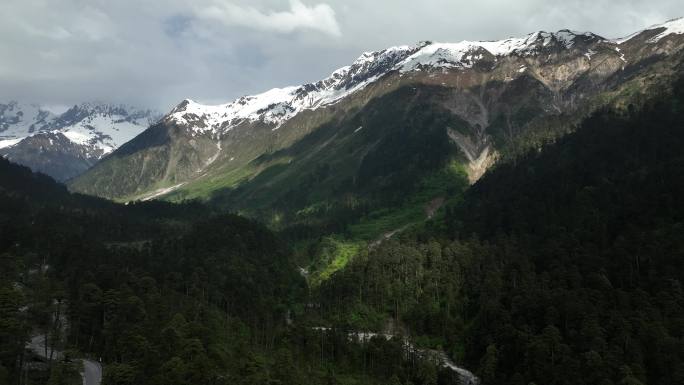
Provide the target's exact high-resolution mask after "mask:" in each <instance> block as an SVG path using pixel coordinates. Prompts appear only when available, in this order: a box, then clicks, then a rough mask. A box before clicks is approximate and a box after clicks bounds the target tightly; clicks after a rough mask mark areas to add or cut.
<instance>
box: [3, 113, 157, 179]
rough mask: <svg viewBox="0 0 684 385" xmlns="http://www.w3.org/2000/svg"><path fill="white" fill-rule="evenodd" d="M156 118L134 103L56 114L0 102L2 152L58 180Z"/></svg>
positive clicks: (86, 165)
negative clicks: (136, 106)
mask: <svg viewBox="0 0 684 385" xmlns="http://www.w3.org/2000/svg"><path fill="white" fill-rule="evenodd" d="M154 119H155V113H154V112H152V111H149V110H140V109H136V108H134V107H127V106H114V105H106V104H93V103H84V104H80V105H76V106H73V107H72V108H70V109H68V110H67V111H66V112H64V113H62V114H60V115H55V114H53V113H51V112H49V111H46V110H45V109H43V108H41V107H40V106H36V105H22V104H19V103H17V102H10V103H8V104H0V155H2V156H4V157H6V158H8V159H10V160H12V161H14V162H17V163H20V164H23V165H26V166H29V167H31V168H32V169H33V170H35V171H41V172H44V173H46V174H48V175H50V176H52V177H54V178H55V179H57V180H67V179H70V178H72V177H74V176H76V175H79V174H81V173H82V172H84V171H85V170H87V169H88V168H90V167H91V166H92V165H93V164H95V163H96V162H97V161H98V160H99V159H101V158H102V157H103V156H104V155H106V154H108V153H110V152H112V151H113V150H114V149H116V148H118V147H119V146H120V145H122V144H123V143H126V142H127V141H129V140H130V139H132V138H133V137H135V136H136V135H138V134H139V133H140V132H142V131H143V130H144V129H145V128H147V127H148V126H149V125H150V124H151V123H152V122H153V121H154Z"/></svg>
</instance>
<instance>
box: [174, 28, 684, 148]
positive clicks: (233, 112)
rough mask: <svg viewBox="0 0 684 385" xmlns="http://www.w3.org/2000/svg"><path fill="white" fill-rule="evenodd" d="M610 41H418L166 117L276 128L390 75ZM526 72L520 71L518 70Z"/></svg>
mask: <svg viewBox="0 0 684 385" xmlns="http://www.w3.org/2000/svg"><path fill="white" fill-rule="evenodd" d="M682 24H684V23H683V22H682V19H677V20H673V21H670V22H668V23H665V24H663V25H661V26H654V27H652V28H665V31H663V32H662V33H661V34H660V35H658V36H657V37H656V38H654V39H658V38H660V37H661V35H663V36H664V34H669V33H684V27H683V26H682ZM600 42H607V43H615V42H616V41H608V40H606V39H604V38H602V37H600V36H598V35H595V34H593V33H590V32H577V31H571V30H560V31H557V32H545V31H539V32H534V33H530V34H528V35H526V36H523V37H518V38H508V39H504V40H498V41H462V42H459V43H434V42H421V43H419V44H417V45H412V46H397V47H391V48H388V49H384V50H381V51H371V52H364V53H363V54H361V56H359V57H358V58H357V59H356V60H355V61H354V62H353V63H352V64H351V65H349V66H345V67H342V68H339V69H337V70H336V71H334V72H333V73H332V74H331V75H330V76H328V77H327V78H325V79H323V80H321V81H319V82H316V83H309V84H305V85H302V86H296V87H286V88H274V89H272V90H270V91H267V92H264V93H262V94H258V95H253V96H243V97H241V98H239V99H237V100H235V101H233V102H230V103H227V104H221V105H203V104H200V103H197V102H194V101H192V100H189V99H186V100H184V101H183V102H182V103H181V104H179V105H178V106H177V107H176V108H174V109H173V110H172V111H171V112H170V113H169V114H168V115H167V116H166V117H165V118H164V120H165V121H166V122H172V123H176V124H179V125H183V126H186V127H188V128H189V129H190V130H192V132H194V133H197V134H199V133H210V134H212V135H215V136H218V135H221V134H222V133H224V132H226V131H228V130H230V129H232V128H233V127H235V126H237V125H239V124H241V123H243V122H263V123H266V124H270V125H272V126H273V129H277V128H278V127H280V126H281V125H282V124H283V123H284V122H286V121H288V120H289V119H291V118H292V117H294V116H296V115H297V114H299V113H300V112H302V111H304V110H312V109H316V108H320V107H323V106H327V105H331V104H334V103H336V102H337V101H339V100H341V99H343V98H345V97H346V96H348V95H350V94H352V93H355V92H357V91H359V90H361V89H363V88H365V87H367V86H368V85H370V84H372V83H374V82H375V81H376V80H378V79H380V78H382V77H383V76H385V75H387V74H389V73H395V72H398V73H408V72H413V71H423V70H430V69H435V68H450V69H455V70H461V69H467V68H472V67H473V66H474V65H476V64H478V63H485V64H487V63H490V64H491V65H496V63H497V62H498V61H499V60H501V59H502V58H503V57H507V56H521V57H527V56H533V55H539V54H541V53H542V52H549V53H551V52H559V51H562V50H569V51H573V52H578V53H579V54H580V55H584V56H586V57H587V58H589V59H591V57H592V55H594V54H596V52H595V51H593V50H592V49H591V48H592V46H593V44H595V43H600ZM520 72H524V71H520Z"/></svg>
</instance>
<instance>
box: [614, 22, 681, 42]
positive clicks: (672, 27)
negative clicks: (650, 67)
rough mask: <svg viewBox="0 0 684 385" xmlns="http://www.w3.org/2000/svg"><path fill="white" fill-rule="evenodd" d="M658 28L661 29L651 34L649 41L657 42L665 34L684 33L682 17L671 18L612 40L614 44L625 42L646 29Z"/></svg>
mask: <svg viewBox="0 0 684 385" xmlns="http://www.w3.org/2000/svg"><path fill="white" fill-rule="evenodd" d="M660 29H662V31H661V32H660V33H658V34H657V35H656V36H653V37H652V38H650V39H649V40H648V42H649V43H657V42H658V41H660V39H662V38H664V37H665V36H669V35H672V34H675V35H681V34H684V17H680V18H676V19H672V20H669V21H667V22H665V23H663V24H656V25H652V26H650V27H648V28H646V29H643V30H641V31H637V32H635V33H633V34H631V35H627V36H625V37H622V38H619V39H615V40H613V42H614V43H616V44H622V43H625V42H627V41H630V40H632V39H633V38H634V37H636V36H639V35H641V34H642V33H644V32H646V31H654V30H660Z"/></svg>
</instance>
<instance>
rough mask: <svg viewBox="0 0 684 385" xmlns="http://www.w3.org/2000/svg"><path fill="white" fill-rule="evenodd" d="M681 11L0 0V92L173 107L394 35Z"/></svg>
mask: <svg viewBox="0 0 684 385" xmlns="http://www.w3.org/2000/svg"><path fill="white" fill-rule="evenodd" d="M679 16H684V8H683V7H682V6H681V0H649V1H645V0H562V1H557V0H516V1H513V0H468V1H465V0H192V1H190V0H115V1H114V0H1V1H0V101H8V100H20V101H24V102H36V103H40V104H44V105H53V106H59V105H70V104H74V103H78V102H81V101H103V102H110V103H126V104H134V105H140V106H145V107H152V108H157V109H159V110H162V111H165V110H168V109H169V108H171V107H172V106H173V105H175V104H177V103H178V102H180V101H181V100H182V99H184V98H192V99H195V100H198V101H201V102H205V103H222V102H228V101H230V100H232V99H233V98H235V97H238V96H241V95H245V94H252V93H257V92H261V91H265V90H266V89H269V88H273V87H282V86H287V85H293V84H301V83H306V82H311V81H316V80H318V79H321V78H323V77H325V76H327V75H328V74H329V73H331V72H332V71H333V70H334V69H336V68H338V67H341V66H344V65H347V64H349V63H351V62H352V61H353V60H354V59H355V58H356V57H358V56H359V55H360V54H361V53H362V52H363V51H369V50H377V49H382V48H386V47H389V46H392V45H401V44H412V43H416V42H418V41H420V40H433V41H442V42H457V41H461V40H498V39H502V38H506V37H510V36H521V35H524V34H526V33H529V32H533V31H536V30H546V31H556V30H559V29H563V28H570V29H575V30H581V31H593V32H595V33H598V34H599V35H602V36H604V37H608V38H613V37H621V36H624V35H627V34H629V33H631V32H634V31H636V30H639V29H642V28H644V27H647V26H649V25H652V24H658V23H662V22H664V21H666V20H668V19H671V18H674V17H679Z"/></svg>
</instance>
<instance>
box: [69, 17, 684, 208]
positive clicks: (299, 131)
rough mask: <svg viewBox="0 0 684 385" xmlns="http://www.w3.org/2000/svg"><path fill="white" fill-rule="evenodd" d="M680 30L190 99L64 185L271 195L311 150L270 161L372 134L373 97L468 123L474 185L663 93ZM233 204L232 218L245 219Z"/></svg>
mask: <svg viewBox="0 0 684 385" xmlns="http://www.w3.org/2000/svg"><path fill="white" fill-rule="evenodd" d="M682 23H684V22H683V21H682V19H675V20H672V21H670V22H668V23H665V24H662V25H658V26H654V27H649V28H648V29H644V30H642V31H639V32H637V33H635V34H632V35H631V36H630V37H629V38H623V39H613V40H610V39H605V38H603V37H601V36H599V35H596V34H593V33H589V32H571V31H569V30H561V31H558V32H555V33H548V32H535V33H532V34H529V35H526V36H525V37H522V38H510V39H505V40H500V41H494V42H461V43H432V42H423V43H419V44H418V45H415V46H399V47H391V48H389V49H386V50H381V51H375V52H366V53H364V54H362V55H361V56H360V57H359V58H358V59H357V60H356V61H355V62H354V63H352V64H351V65H349V66H346V67H342V68H341V69H338V70H336V71H334V72H333V73H332V75H331V76H330V77H328V78H326V79H323V80H320V81H318V82H315V83H309V84H305V85H302V86H295V87H288V88H282V89H273V90H270V91H267V92H266V93H263V94H258V95H253V96H245V97H242V98H238V99H237V100H235V101H233V102H230V103H227V104H222V105H218V106H205V105H201V104H199V103H196V102H194V101H192V100H189V99H186V100H184V101H183V102H181V103H180V104H179V105H178V106H176V107H175V108H174V109H173V110H172V111H171V112H170V113H169V114H167V115H166V116H165V117H163V118H162V119H161V120H160V121H159V122H158V123H157V124H155V125H153V126H152V127H151V128H150V129H149V131H153V132H155V133H156V134H154V135H142V136H140V137H138V138H136V139H134V140H133V141H131V142H130V143H129V144H128V145H127V146H125V147H126V148H125V149H124V148H122V149H120V150H119V151H114V152H113V153H112V154H110V155H109V156H107V158H106V159H104V160H103V161H102V162H100V163H98V165H96V166H95V167H94V168H93V169H92V170H90V171H88V172H87V173H86V174H84V175H83V176H80V177H78V178H76V179H75V180H74V181H73V182H72V183H71V184H70V188H72V189H74V190H75V191H80V192H84V193H89V194H94V195H99V196H103V197H107V198H113V199H118V200H124V201H128V200H136V199H147V198H150V197H154V198H159V197H165V198H164V199H172V200H182V199H188V198H190V199H192V198H201V199H211V197H212V196H214V195H215V193H217V192H221V191H224V192H227V193H228V194H230V193H231V191H236V189H237V188H238V187H240V188H243V187H245V186H250V185H254V188H255V189H262V190H263V189H269V188H271V187H270V186H272V183H271V182H266V181H265V179H264V178H258V179H257V178H255V176H257V175H259V174H260V173H262V172H263V171H265V170H267V169H269V168H271V167H275V166H277V167H279V168H281V169H284V167H289V168H293V167H295V165H297V164H302V166H301V168H302V170H309V171H306V172H313V170H314V169H315V168H316V167H317V166H316V164H315V162H314V160H313V159H314V158H315V156H314V155H313V153H311V154H306V152H301V153H299V155H298V157H297V158H290V159H287V158H286V157H281V158H277V157H273V156H272V155H273V154H279V153H281V152H279V151H281V150H284V149H287V148H289V147H291V146H292V145H294V144H295V143H298V142H299V141H302V140H304V139H305V138H306V137H307V136H310V135H314V134H315V133H316V132H317V131H319V130H320V128H321V127H323V126H325V125H326V124H332V125H338V126H339V127H342V126H344V125H346V124H349V125H350V126H352V125H353V127H352V128H351V129H349V130H346V129H345V130H342V129H341V128H340V129H332V130H324V131H325V132H328V133H329V135H330V136H329V137H328V138H327V139H326V140H324V141H321V142H320V143H318V144H317V146H318V147H316V148H317V149H321V148H326V150H328V151H333V152H334V148H335V146H336V145H337V144H339V143H341V142H340V140H342V137H351V135H352V134H353V133H354V132H356V131H355V130H356V129H357V128H359V127H362V126H363V127H365V130H373V127H368V126H367V125H364V124H362V123H361V122H362V121H363V120H368V119H367V118H370V117H369V116H367V117H365V118H364V116H365V115H364V114H367V113H370V112H369V111H368V108H367V106H368V103H369V102H370V101H371V100H375V99H378V98H380V97H382V96H384V95H392V94H393V93H395V92H397V91H398V90H400V89H402V88H407V89H408V90H411V89H415V90H417V92H416V93H415V96H409V95H410V94H411V92H409V93H408V94H406V93H404V94H405V96H406V97H407V99H406V98H405V99H397V100H395V101H394V102H395V103H400V104H404V105H407V106H408V105H409V104H410V103H411V100H412V98H415V97H427V98H429V99H430V103H428V104H429V105H431V106H433V107H434V108H436V109H438V110H440V111H442V112H444V113H445V114H447V115H449V114H450V115H453V116H454V117H457V120H458V121H460V122H462V124H461V123H459V124H458V125H461V126H462V127H461V128H460V129H456V128H454V127H444V130H446V131H448V133H449V135H446V134H445V135H444V140H450V141H452V142H454V143H455V144H456V145H457V147H458V152H460V154H454V156H456V157H458V158H460V159H461V160H460V162H462V163H463V164H464V165H465V166H466V169H467V171H468V173H469V177H470V180H471V182H474V181H476V180H477V178H478V177H479V176H480V175H482V173H483V172H484V171H485V170H486V169H487V168H488V167H490V166H491V165H492V164H494V163H495V162H496V160H497V159H498V158H500V157H508V156H514V155H515V154H517V153H520V152H524V151H526V150H527V149H529V148H535V147H539V146H541V145H543V144H544V143H545V142H548V141H553V140H555V138H557V137H558V136H561V135H563V134H564V133H567V132H569V131H571V130H572V126H573V124H576V123H577V122H579V121H580V120H581V118H582V117H583V116H586V115H587V114H588V113H590V112H591V111H593V110H595V109H596V108H600V107H602V106H606V105H614V106H617V107H619V108H623V109H626V108H627V107H628V106H629V105H630V104H633V105H635V106H638V105H640V104H641V103H643V101H645V100H647V99H648V98H649V95H652V94H655V93H656V92H658V89H659V88H660V87H663V86H664V87H667V84H668V83H669V80H668V79H669V78H670V77H671V76H672V74H673V73H674V72H676V66H677V65H678V63H680V62H681V61H682V58H681V56H682V47H683V46H684V39H682V38H681V36H682V35H681V30H682V28H681V24H682ZM650 75H655V76H650ZM396 95H398V94H396ZM397 97H398V96H397ZM407 108H408V107H407ZM429 108H431V107H429ZM442 112H440V114H441V113H442ZM448 120H449V119H447V121H448ZM355 121H358V122H359V123H358V124H357V123H353V122H355ZM396 123H397V124H399V123H400V122H396ZM413 129H416V130H418V129H419V127H417V126H416V127H414V128H413ZM321 132H323V131H321ZM387 135H391V132H390V131H388V132H387ZM360 145H361V146H362V147H358V148H357V149H358V151H355V152H354V155H350V156H351V157H350V158H349V159H347V160H346V161H347V163H349V162H351V164H353V165H356V166H353V167H360V165H361V164H362V160H363V159H362V158H363V157H364V156H366V154H368V152H369V151H374V149H373V144H372V143H361V144H360ZM362 148H363V150H361V149H362ZM350 151H351V150H350ZM312 156H313V157H312ZM341 157H347V155H344V154H341ZM263 159H270V160H269V161H268V162H263ZM307 159H308V160H307ZM320 161H321V160H320V159H319V160H318V162H320ZM306 162H308V163H307V164H304V163H306ZM278 164H281V165H280V166H278ZM285 165H288V166H285ZM341 167H342V166H341ZM344 168H345V169H346V168H347V167H346V166H345V167H344ZM338 169H341V168H339V167H338ZM302 172H304V171H302ZM426 172H428V170H426ZM291 176H292V177H296V175H291ZM338 177H339V178H343V176H342V175H339V176H338ZM344 177H345V178H346V177H350V178H351V180H355V178H356V177H355V176H354V175H345V176H344ZM295 179H296V178H295ZM293 180H294V179H293ZM257 181H259V183H262V185H261V186H260V187H257V186H256V185H255V183H256V182H257ZM274 193H275V194H279V193H280V192H279V191H274ZM238 204H239V205H240V206H238V207H232V208H233V209H236V210H242V209H244V207H243V206H242V203H238ZM300 209H301V208H300Z"/></svg>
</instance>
